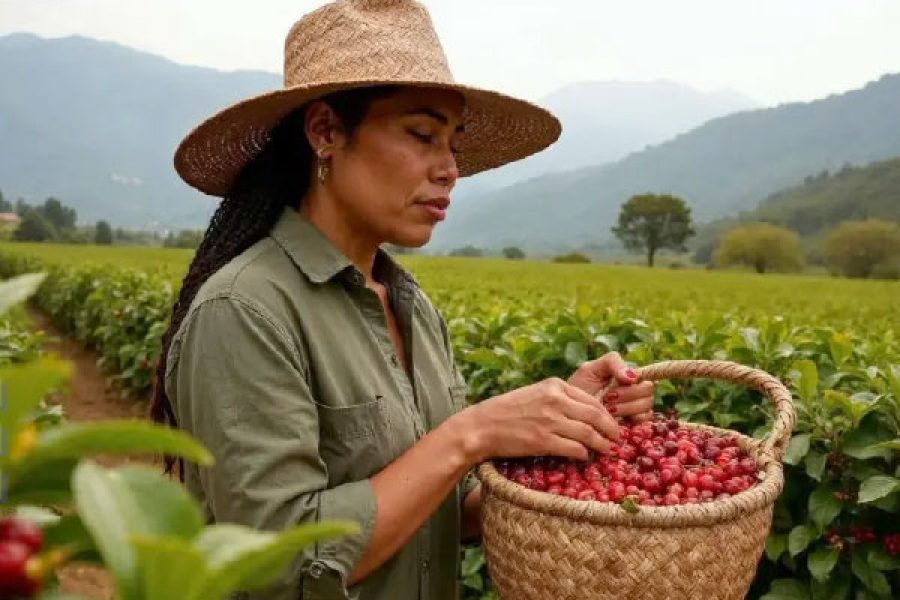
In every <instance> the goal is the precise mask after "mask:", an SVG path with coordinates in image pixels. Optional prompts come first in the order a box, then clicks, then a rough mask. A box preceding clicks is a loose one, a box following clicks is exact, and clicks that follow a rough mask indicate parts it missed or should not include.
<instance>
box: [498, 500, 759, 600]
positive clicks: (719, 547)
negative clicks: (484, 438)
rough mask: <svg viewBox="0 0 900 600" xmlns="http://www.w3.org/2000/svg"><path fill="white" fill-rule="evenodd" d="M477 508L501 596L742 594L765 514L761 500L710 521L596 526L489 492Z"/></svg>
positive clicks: (726, 599) (599, 599) (592, 599)
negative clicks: (723, 519)
mask: <svg viewBox="0 0 900 600" xmlns="http://www.w3.org/2000/svg"><path fill="white" fill-rule="evenodd" d="M483 509H484V514H485V518H484V522H483V526H484V546H485V552H486V557H487V562H488V567H489V571H490V575H491V579H492V580H493V581H494V584H495V585H496V586H497V590H498V591H499V592H500V595H501V597H502V598H503V599H504V600H550V599H552V600H575V599H576V598H577V599H579V600H605V599H607V598H609V599H612V598H616V599H619V600H651V599H652V600H660V599H667V600H699V599H703V600H707V599H709V600H712V599H717V600H718V599H721V600H731V599H738V598H743V597H744V596H745V595H746V593H747V590H748V588H749V587H750V582H751V581H752V580H753V576H754V574H755V573H756V566H757V563H758V561H759V558H760V556H761V555H762V551H763V546H764V545H765V541H766V535H767V534H768V532H769V525H770V523H771V519H772V506H771V505H769V506H767V507H764V508H762V509H759V510H757V511H755V512H753V513H750V514H747V515H744V516H742V517H741V518H739V519H735V520H732V521H728V522H725V523H718V524H715V525H710V526H697V527H679V528H665V529H658V528H652V527H651V528H640V527H628V526H624V525H619V526H611V525H605V526H604V525H595V524H591V523H582V522H578V521H574V520H571V519H568V518H564V517H554V516H546V515H539V514H535V513H533V511H530V510H528V509H524V508H520V507H518V506H515V505H514V504H511V503H509V502H507V501H505V500H501V499H499V498H497V497H496V496H491V495H488V497H487V498H486V499H485V504H484V507H483Z"/></svg>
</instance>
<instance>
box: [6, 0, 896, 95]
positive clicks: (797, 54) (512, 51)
mask: <svg viewBox="0 0 900 600" xmlns="http://www.w3.org/2000/svg"><path fill="white" fill-rule="evenodd" d="M321 4H323V2H321V1H309V0H255V1H247V0H241V1H237V0H142V1H139V0H0V35H2V34H5V33H10V32H13V31H29V32H34V33H37V34H40V35H43V36H48V37H56V36H61V35H69V34H75V33H77V34H81V35H85V36H89V37H94V38H99V39H104V40H112V41H116V42H119V43H122V44H125V45H128V46H132V47H135V48H138V49H141V50H146V51H149V52H153V53H155V54H160V55H162V56H165V57H167V58H170V59H172V60H174V61H176V62H179V63H185V64H195V65H205V66H211V67H216V68H219V69H224V70H232V69H243V68H251V69H263V70H267V71H273V72H280V71H281V64H282V49H283V41H284V35H285V33H286V32H287V30H288V28H289V27H290V25H291V24H292V23H293V22H294V21H295V20H296V19H297V18H298V17H299V16H300V15H301V14H303V13H304V12H307V11H308V10H310V9H312V8H314V7H316V6H319V5H321ZM425 4H426V5H427V6H428V7H429V9H430V11H431V14H432V18H433V20H434V22H435V26H436V28H437V30H438V34H439V35H440V37H441V39H442V41H443V44H444V48H445V50H446V52H447V55H448V57H449V59H450V65H451V67H452V69H453V71H454V75H455V76H456V78H457V80H459V81H463V82H467V83H471V84H475V85H483V86H489V87H492V88H495V89H500V90H502V91H506V92H508V93H512V94H517V95H522V96H524V97H527V98H530V99H538V98H540V97H541V96H543V95H544V94H546V93H547V92H550V91H552V90H553V89H555V88H558V87H559V86H561V85H564V84H566V83H569V82H572V81H578V80H629V81H634V80H637V81H647V80H654V79H670V80H674V81H678V82H681V83H685V84H688V85H691V86H693V87H696V88H698V89H701V90H704V91H712V90H717V89H723V88H728V89H734V90H738V91H740V92H743V93H745V94H747V95H748V96H750V97H752V98H754V99H756V100H759V101H761V102H764V103H767V104H776V103H779V102H785V101H794V100H812V99H814V98H820V97H823V96H826V95H828V94H830V93H832V92H841V91H844V90H847V89H851V88H855V87H859V86H861V85H862V84H864V83H865V82H866V81H869V80H872V79H875V78H877V77H878V76H880V75H881V74H883V73H886V72H900V33H898V32H900V0H743V1H737V0H628V1H625V2H623V1H616V2H613V1H608V0H425Z"/></svg>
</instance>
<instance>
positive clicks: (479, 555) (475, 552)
mask: <svg viewBox="0 0 900 600" xmlns="http://www.w3.org/2000/svg"><path fill="white" fill-rule="evenodd" d="M483 566H484V550H483V549H482V548H481V547H478V548H466V550H465V552H463V559H462V569H461V572H462V574H463V575H464V576H467V575H474V574H475V573H478V572H479V571H480V570H481V567H483Z"/></svg>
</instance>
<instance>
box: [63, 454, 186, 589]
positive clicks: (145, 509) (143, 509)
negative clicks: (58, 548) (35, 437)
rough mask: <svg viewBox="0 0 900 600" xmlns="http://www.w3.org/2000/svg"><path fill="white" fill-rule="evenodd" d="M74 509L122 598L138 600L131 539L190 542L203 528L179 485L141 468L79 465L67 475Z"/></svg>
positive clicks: (84, 463) (134, 466)
mask: <svg viewBox="0 0 900 600" xmlns="http://www.w3.org/2000/svg"><path fill="white" fill-rule="evenodd" d="M72 491H73V493H74V497H75V506H76V507H77V509H78V513H79V514H80V515H81V518H82V521H83V523H84V526H85V528H86V529H87V530H88V531H89V532H90V533H91V535H92V536H93V539H94V542H95V543H96V545H97V549H98V550H99V552H100V554H101V555H102V556H103V560H104V563H105V564H106V566H107V567H108V568H109V570H110V572H111V573H112V575H113V577H114V578H115V580H116V583H117V584H118V589H119V592H120V594H121V596H122V600H139V599H140V581H139V576H140V573H139V569H138V561H137V556H136V551H135V549H134V547H133V546H132V544H131V539H132V537H134V536H151V535H160V536H170V537H181V538H185V539H187V538H190V537H192V536H194V535H196V534H197V533H198V532H199V531H200V528H201V527H202V523H203V517H202V514H201V512H200V508H199V506H197V504H196V503H195V502H194V500H193V499H192V498H191V496H190V494H188V492H187V490H185V488H184V487H182V486H181V485H180V484H178V483H176V482H174V481H171V480H169V479H167V478H165V477H164V476H163V475H161V474H160V473H158V472H156V471H154V470H152V469H150V468H148V467H143V466H137V465H132V466H126V467H120V468H118V469H110V470H106V469H103V468H102V467H99V466H97V465H95V464H93V463H91V462H82V463H81V464H79V465H78V467H76V468H75V472H74V473H73V475H72Z"/></svg>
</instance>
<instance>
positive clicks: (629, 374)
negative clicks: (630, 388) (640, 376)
mask: <svg viewBox="0 0 900 600" xmlns="http://www.w3.org/2000/svg"><path fill="white" fill-rule="evenodd" d="M625 377H627V378H628V379H637V372H636V371H635V370H634V369H626V370H625Z"/></svg>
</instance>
